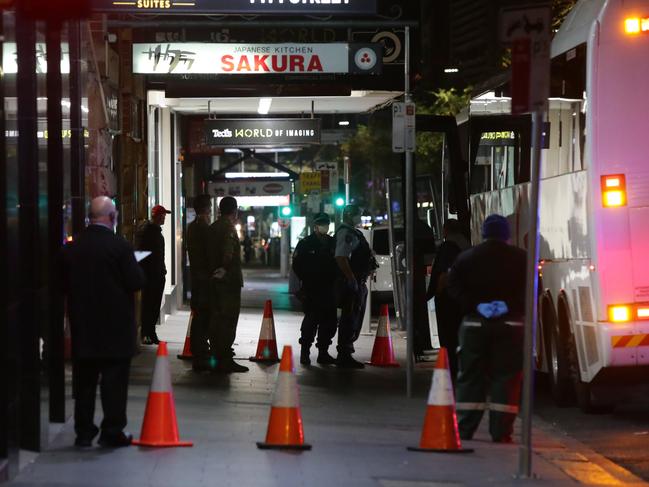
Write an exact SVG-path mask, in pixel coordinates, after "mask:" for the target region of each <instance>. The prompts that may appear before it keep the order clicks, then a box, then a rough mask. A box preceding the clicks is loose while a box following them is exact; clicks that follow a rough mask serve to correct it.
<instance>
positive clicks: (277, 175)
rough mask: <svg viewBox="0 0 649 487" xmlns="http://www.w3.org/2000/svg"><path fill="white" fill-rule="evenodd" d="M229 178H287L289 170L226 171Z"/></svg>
mask: <svg viewBox="0 0 649 487" xmlns="http://www.w3.org/2000/svg"><path fill="white" fill-rule="evenodd" d="M225 177H226V178H227V179H239V178H245V179H251V178H287V177H289V174H288V173H287V172H226V173H225Z"/></svg>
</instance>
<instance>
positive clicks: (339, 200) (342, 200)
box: [336, 196, 345, 206]
mask: <svg viewBox="0 0 649 487" xmlns="http://www.w3.org/2000/svg"><path fill="white" fill-rule="evenodd" d="M336 206H345V198H343V197H342V196H339V197H338V198H336Z"/></svg>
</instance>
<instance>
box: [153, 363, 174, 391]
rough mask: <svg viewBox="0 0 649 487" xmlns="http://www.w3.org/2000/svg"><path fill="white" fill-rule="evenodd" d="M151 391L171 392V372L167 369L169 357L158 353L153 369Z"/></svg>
mask: <svg viewBox="0 0 649 487" xmlns="http://www.w3.org/2000/svg"><path fill="white" fill-rule="evenodd" d="M151 392H171V372H170V370H169V357H167V356H165V355H159V356H158V358H157V359H156V361H155V368H154V369H153V382H152V383H151Z"/></svg>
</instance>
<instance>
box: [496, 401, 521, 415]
mask: <svg viewBox="0 0 649 487" xmlns="http://www.w3.org/2000/svg"><path fill="white" fill-rule="evenodd" d="M489 409H491V410H492V411H498V412H499V413H512V414H518V406H512V405H510V404H497V403H493V402H492V403H490V404H489Z"/></svg>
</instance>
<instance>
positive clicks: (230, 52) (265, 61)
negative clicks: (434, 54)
mask: <svg viewBox="0 0 649 487" xmlns="http://www.w3.org/2000/svg"><path fill="white" fill-rule="evenodd" d="M382 57H383V52H382V48H381V45H380V44H346V43H330V44H221V43H200V42H177V43H146V44H133V73H137V74H300V73H304V74H324V73H358V74H378V73H380V72H381V68H382Z"/></svg>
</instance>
